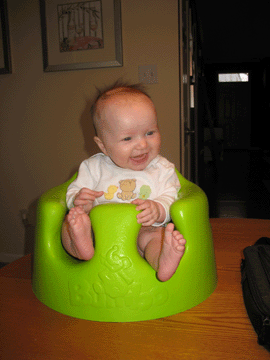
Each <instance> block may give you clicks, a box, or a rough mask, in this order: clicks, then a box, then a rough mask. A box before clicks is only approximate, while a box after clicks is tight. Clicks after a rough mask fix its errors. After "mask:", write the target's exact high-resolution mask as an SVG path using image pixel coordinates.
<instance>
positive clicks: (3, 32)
mask: <svg viewBox="0 0 270 360" xmlns="http://www.w3.org/2000/svg"><path fill="white" fill-rule="evenodd" d="M10 73H11V56H10V43H9V26H8V12H7V3H6V0H0V74H10Z"/></svg>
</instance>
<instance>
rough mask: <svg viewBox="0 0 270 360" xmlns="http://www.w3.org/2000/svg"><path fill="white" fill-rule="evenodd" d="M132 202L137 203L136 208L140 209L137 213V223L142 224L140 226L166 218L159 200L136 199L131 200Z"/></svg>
mask: <svg viewBox="0 0 270 360" xmlns="http://www.w3.org/2000/svg"><path fill="white" fill-rule="evenodd" d="M132 204H135V205H138V206H137V207H136V210H137V211H141V213H139V214H138V215H137V221H138V223H139V224H142V226H151V225H153V224H154V223H163V221H164V220H165V218H166V212H165V209H164V207H163V206H162V205H161V204H160V203H159V202H155V201H153V200H141V199H136V200H133V201H132Z"/></svg>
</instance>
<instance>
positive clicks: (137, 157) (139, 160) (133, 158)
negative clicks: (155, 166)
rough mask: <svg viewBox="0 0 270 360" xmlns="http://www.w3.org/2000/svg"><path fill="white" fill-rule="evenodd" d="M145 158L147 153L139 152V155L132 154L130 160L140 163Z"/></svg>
mask: <svg viewBox="0 0 270 360" xmlns="http://www.w3.org/2000/svg"><path fill="white" fill-rule="evenodd" d="M147 159H148V153H146V154H141V155H138V156H133V157H132V158H131V160H132V161H133V162H135V163H136V164H141V163H143V162H145V161H146V160H147Z"/></svg>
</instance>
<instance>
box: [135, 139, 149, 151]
mask: <svg viewBox="0 0 270 360" xmlns="http://www.w3.org/2000/svg"><path fill="white" fill-rule="evenodd" d="M137 147H139V148H140V149H144V148H146V147H147V141H146V139H145V138H144V137H142V138H140V139H139V140H138V143H137Z"/></svg>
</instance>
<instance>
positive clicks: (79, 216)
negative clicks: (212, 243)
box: [62, 84, 186, 281]
mask: <svg viewBox="0 0 270 360" xmlns="http://www.w3.org/2000/svg"><path fill="white" fill-rule="evenodd" d="M92 117H93V122H94V126H95V129H96V136H95V137H94V141H95V142H96V144H97V145H98V147H99V148H100V150H101V151H102V153H99V154H96V155H94V156H92V157H91V158H89V159H87V160H85V161H83V162H82V164H81V165H80V168H79V172H78V177H77V179H76V180H75V181H74V182H73V183H71V185H70V186H69V188H68V191H67V196H66V200H67V205H68V207H69V209H70V211H69V213H68V215H67V216H66V218H65V220H64V223H63V228H62V242H63V246H64V248H65V249H66V251H67V252H68V253H69V254H71V255H72V256H74V257H76V258H78V259H81V260H90V259H91V258H92V257H93V255H94V245H93V239H92V233H91V222H90V218H89V212H90V211H91V209H92V208H93V206H96V205H98V204H101V203H110V202H120V203H121V202H122V203H126V202H130V203H132V204H135V205H136V210H138V211H140V212H139V213H138V215H137V221H138V223H139V224H141V225H142V227H141V229H140V232H139V235H138V240H137V247H138V251H139V254H140V255H141V256H142V257H144V258H145V259H146V260H147V261H148V263H149V264H150V265H151V266H152V267H153V268H154V270H155V271H156V272H157V277H158V279H159V280H160V281H167V280H169V279H170V278H171V277H172V276H173V274H174V273H175V271H176V269H177V267H178V265H179V263H180V260H181V258H182V256H183V254H184V251H185V243H186V241H185V239H184V238H183V236H182V235H181V234H180V233H179V231H177V230H174V225H173V224H172V223H168V222H169V221H170V215H169V209H170V205H171V204H172V203H173V202H174V201H175V199H176V198H177V192H178V190H179V188H180V183H179V180H178V177H177V175H176V173H175V167H174V165H173V164H172V163H170V162H169V161H168V160H166V159H165V158H164V157H162V156H160V155H159V151H160V146H161V137H160V132H159V128H158V124H157V114H156V110H155V107H154V104H153V102H152V100H151V99H150V97H149V96H148V95H147V94H146V92H145V91H144V89H143V88H140V86H138V85H126V84H122V85H120V84H116V85H114V86H113V87H111V88H109V89H107V90H106V91H104V92H102V93H101V94H100V95H99V96H98V97H97V99H96V101H95V103H94V105H93V106H92ZM167 223H168V224H167ZM166 224H167V226H165V225H166Z"/></svg>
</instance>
